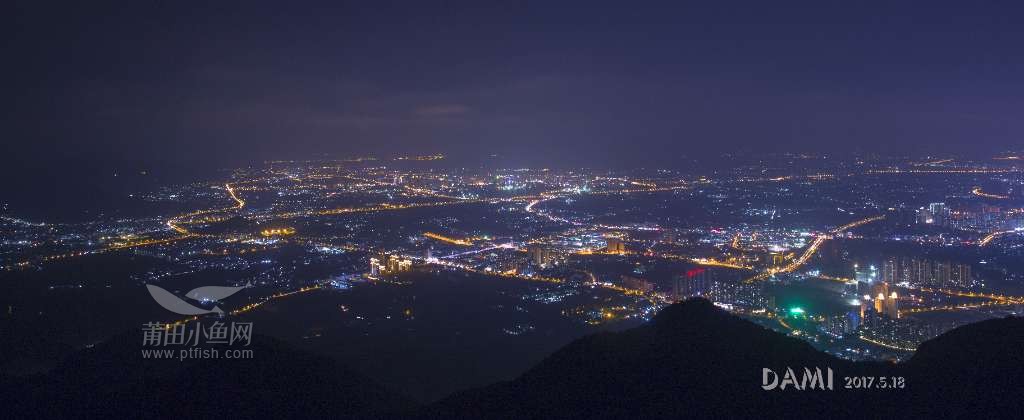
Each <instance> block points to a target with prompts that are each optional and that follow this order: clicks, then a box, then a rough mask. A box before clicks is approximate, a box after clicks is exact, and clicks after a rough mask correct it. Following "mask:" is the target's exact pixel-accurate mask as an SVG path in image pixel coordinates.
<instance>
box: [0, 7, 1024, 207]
mask: <svg viewBox="0 0 1024 420" xmlns="http://www.w3.org/2000/svg"><path fill="white" fill-rule="evenodd" d="M35 3H41V2H35ZM179 3H193V2H169V1H133V2H121V3H120V4H110V3H107V4H105V5H96V4H94V3H93V2H78V3H77V4H74V3H69V4H68V5H63V6H60V5H55V4H54V5H50V4H46V5H42V4H35V5H32V4H31V3H26V4H22V5H15V6H13V7H12V8H9V9H8V10H7V11H5V13H4V14H5V15H7V19H8V21H7V23H5V24H4V25H3V26H4V27H5V31H6V32H7V34H6V35H5V36H4V41H3V42H4V43H5V44H6V45H5V48H4V51H5V54H4V56H5V60H4V62H5V64H4V65H3V70H2V71H3V72H4V77H3V78H2V81H3V85H4V86H3V90H4V97H5V101H4V108H5V109H4V112H3V116H4V120H3V128H2V129H3V138H4V148H5V153H4V157H3V159H4V164H5V174H8V173H12V172H11V171H20V170H24V169H27V168H31V169H36V170H41V171H45V170H47V169H46V168H50V170H53V168H54V167H58V166H59V167H60V168H88V169H89V170H93V171H100V172H103V171H108V168H122V167H131V168H138V167H148V166H153V167H175V168H179V169H180V170H190V169H196V170H198V169H200V168H207V169H208V168H215V167H230V166H236V165H245V164H249V163H252V162H261V161H263V160H266V159H291V158H297V159H309V158H317V157H346V156H350V155H366V154H375V155H380V156H389V155H392V154H417V153H433V152H442V153H447V154H449V155H450V156H453V157H458V156H480V155H490V154H498V155H500V156H501V159H504V161H505V162H508V163H509V164H552V163H555V164H557V163H564V164H571V165H586V166H600V165H622V164H647V163H657V164H671V163H672V162H673V161H675V160H676V159H678V158H680V157H681V156H690V157H693V156H701V155H704V154H709V155H710V154H719V153H721V152H727V151H736V150H749V151H811V152H827V153H847V152H855V151H859V152H880V153H914V154H929V153H949V152H957V153H961V152H963V153H992V152H998V151H1002V150H1005V149H1008V148H1018V149H1019V148H1020V145H1021V144H1024V142H1022V141H1021V138H1022V134H1024V118H1022V116H1024V115H1022V110H1024V99H1022V98H1024V76H1022V75H1024V54H1022V53H1021V52H1022V51H1024V26H1022V25H1021V22H1024V7H1022V6H1019V4H1020V3H1016V2H1004V3H1002V6H994V5H995V4H996V3H991V5H989V6H979V5H977V4H974V3H964V2H955V3H954V2H950V5H949V6H943V5H940V4H938V3H937V2H917V5H908V4H904V3H911V2H871V3H873V5H862V4H861V3H869V2H849V1H844V2H827V1H815V2H806V3H789V5H788V6H781V5H779V4H778V3H781V2H767V1H757V2H749V3H747V4H743V3H731V2H693V4H684V2H670V3H664V4H662V5H656V3H654V2H644V7H640V6H639V5H637V4H634V3H628V2H614V3H607V4H599V3H597V2H591V1H586V2H582V1H581V2H551V1H540V2H528V3H525V4H499V3H513V2H467V3H465V4H459V5H456V4H454V3H447V2H445V5H444V6H441V5H439V3H441V2H413V1H409V2H400V3H391V4H388V3H387V2H354V3H353V4H349V5H344V4H330V5H314V4H304V5H297V4H292V3H291V2H288V3H282V2H275V3H277V4H275V5H257V4H256V3H255V2H238V3H234V2H222V1H215V2H205V3H211V4H199V3H200V2H194V4H188V5H185V4H179ZM339 3H340V2H339ZM428 3H432V4H428ZM433 3H437V4H433ZM481 3H492V5H481ZM555 3H557V4H555ZM711 3H723V4H722V5H720V6H718V7H709V6H708V5H709V4H711ZM724 3H729V4H724ZM787 3H788V2H787ZM892 3H900V5H893V4H892ZM978 3H983V2H978ZM984 3H988V2H984ZM1015 4H1016V5H1015ZM8 184H9V183H8ZM5 187H8V188H9V187H10V185H5Z"/></svg>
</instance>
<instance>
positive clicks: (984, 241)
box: [978, 228, 1024, 247]
mask: <svg viewBox="0 0 1024 420" xmlns="http://www.w3.org/2000/svg"><path fill="white" fill-rule="evenodd" d="M1021 232H1024V229H1022V228H1017V229H1014V230H1003V231H998V232H992V233H990V234H988V235H985V237H984V238H981V241H980V242H978V246H981V247H983V246H985V245H988V244H989V243H991V242H992V241H994V240H995V239H996V238H998V237H1000V236H1003V235H1009V234H1011V233H1021Z"/></svg>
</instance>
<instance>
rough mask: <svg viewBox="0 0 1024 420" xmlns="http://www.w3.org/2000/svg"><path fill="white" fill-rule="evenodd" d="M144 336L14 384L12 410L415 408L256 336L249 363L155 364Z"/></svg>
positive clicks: (172, 414)
mask: <svg viewBox="0 0 1024 420" xmlns="http://www.w3.org/2000/svg"><path fill="white" fill-rule="evenodd" d="M140 337H141V335H131V334H124V335H120V336H117V337H115V338H113V339H111V340H109V341H107V342H105V343H103V344H101V345H98V346H96V347H95V348H92V349H89V350H87V351H83V352H80V353H77V354H75V355H74V356H72V357H71V358H69V359H68V360H66V361H65V362H64V363H62V364H61V366H60V367H58V368H57V369H56V370H54V371H52V372H50V373H48V374H46V375H42V376H36V377H28V378H17V379H8V380H6V381H5V383H4V384H3V386H2V389H0V392H2V393H3V395H4V398H3V399H4V400H5V401H7V402H6V403H5V404H4V408H3V410H4V412H5V414H11V413H14V414H16V415H18V416H17V417H25V418H98V417H104V418H139V417H141V416H143V415H146V416H149V415H153V416H154V417H155V418H278V417H286V418H293V417H312V418H321V417H339V416H340V417H344V418H350V417H377V416H379V415H380V414H381V413H385V412H389V411H393V410H396V409H398V410H402V409H406V410H407V409H410V408H412V407H413V403H412V402H411V401H410V400H408V399H406V398H404V397H402V396H399V395H397V394H394V393H391V392H390V391H388V390H385V389H384V388H383V387H381V386H380V385H378V384H377V383H375V382H374V381H372V380H370V379H368V378H365V377H363V376H362V375H360V374H358V373H355V372H353V371H352V370H350V369H348V368H346V367H344V366H341V365H339V364H338V363H337V362H336V361H334V360H333V359H331V358H328V357H323V356H318V355H313V354H310V353H306V352H303V351H298V350H295V349H292V348H291V347H289V346H288V345H287V344H285V343H282V342H279V341H277V340H275V339H272V338H268V337H264V336H254V337H253V342H252V345H251V346H249V347H247V348H248V349H251V350H252V351H253V357H252V359H251V360H240V359H239V360H227V359H218V360H210V359H205V360H185V361H179V360H177V359H172V360H152V359H143V358H142V357H141V346H140V341H141V340H140Z"/></svg>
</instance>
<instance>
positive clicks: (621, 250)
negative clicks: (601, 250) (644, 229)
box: [605, 238, 626, 255]
mask: <svg viewBox="0 0 1024 420" xmlns="http://www.w3.org/2000/svg"><path fill="white" fill-rule="evenodd" d="M607 242H608V246H607V247H605V252H607V253H609V254H619V255H622V254H625V253H626V244H625V243H624V242H622V239H619V238H607Z"/></svg>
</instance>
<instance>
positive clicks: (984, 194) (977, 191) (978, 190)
mask: <svg viewBox="0 0 1024 420" xmlns="http://www.w3.org/2000/svg"><path fill="white" fill-rule="evenodd" d="M971 194H974V195H976V196H978V197H983V198H992V199H996V200H1005V199H1007V198H1010V196H1008V195H999V194H992V193H987V192H984V191H982V190H981V187H974V188H973V189H971Z"/></svg>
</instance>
